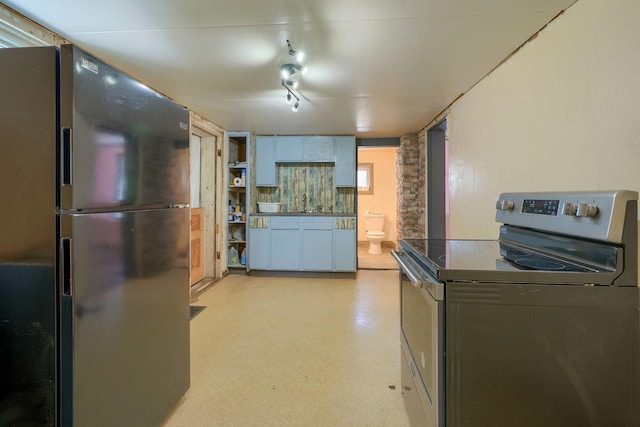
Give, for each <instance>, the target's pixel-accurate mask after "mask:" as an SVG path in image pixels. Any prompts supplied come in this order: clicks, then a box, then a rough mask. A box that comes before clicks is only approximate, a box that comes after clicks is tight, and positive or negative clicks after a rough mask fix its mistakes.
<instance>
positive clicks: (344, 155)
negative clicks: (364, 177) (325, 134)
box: [334, 136, 356, 187]
mask: <svg viewBox="0 0 640 427" xmlns="http://www.w3.org/2000/svg"><path fill="white" fill-rule="evenodd" d="M334 140H335V159H336V187H355V186H356V139H355V137H353V136H336V137H335V138H334Z"/></svg>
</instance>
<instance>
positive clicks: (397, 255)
mask: <svg viewBox="0 0 640 427" xmlns="http://www.w3.org/2000/svg"><path fill="white" fill-rule="evenodd" d="M391 256H392V257H394V258H395V259H396V261H397V262H398V264H399V265H400V268H402V270H403V271H404V272H405V274H406V275H407V277H408V278H409V280H411V284H412V285H413V286H415V287H416V288H418V289H420V288H422V286H423V285H424V283H423V282H422V280H420V279H419V278H418V275H417V274H416V273H415V272H414V271H413V268H412V267H410V266H409V264H408V263H406V262H405V261H404V259H403V258H404V257H405V255H403V254H402V253H398V252H396V251H391Z"/></svg>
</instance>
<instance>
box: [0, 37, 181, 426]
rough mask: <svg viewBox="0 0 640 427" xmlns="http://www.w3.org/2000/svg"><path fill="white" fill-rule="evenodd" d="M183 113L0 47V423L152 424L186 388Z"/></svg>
mask: <svg viewBox="0 0 640 427" xmlns="http://www.w3.org/2000/svg"><path fill="white" fill-rule="evenodd" d="M188 123H189V116H188V111H187V110H186V109H185V108H184V107H182V106H180V105H178V104H176V103H175V102H173V101H172V100H170V99H168V98H166V97H165V96H163V95H161V94H159V93H157V92H155V91H153V90H151V89H149V88H148V87H146V86H144V85H143V84H141V83H140V82H138V81H136V80H135V79H133V78H131V77H129V76H127V75H126V74H124V73H122V72H119V71H118V70H116V69H114V68H113V67H111V66H109V65H107V64H106V63H104V62H102V61H100V60H98V59H97V58H95V57H93V56H91V55H90V54H88V53H86V52H84V51H82V50H81V49H79V48H77V47H76V46H73V45H63V46H61V47H59V48H56V47H36V48H15V49H0V138H1V140H0V182H1V184H0V185H1V188H2V191H1V196H2V199H1V200H2V204H1V206H0V227H1V230H2V233H1V238H0V425H2V426H4V425H20V426H41V425H42V426H44V425H46V426H51V425H62V426H68V425H74V426H92V427H95V426H124V425H129V426H154V425H158V424H160V423H161V422H162V420H163V419H164V418H165V417H166V415H167V414H168V413H169V412H170V411H171V409H172V408H173V407H174V406H175V404H176V403H177V402H178V401H179V400H180V398H181V397H182V396H183V395H184V393H185V392H186V390H187V389H188V388H189V283H188V274H189V273H188V265H189V264H188V249H189V243H188V233H189V222H188V211H189V209H188V203H189V167H188V165H189V163H188V159H189V155H188V151H189V142H188V141H189V135H188Z"/></svg>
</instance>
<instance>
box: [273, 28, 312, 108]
mask: <svg viewBox="0 0 640 427" xmlns="http://www.w3.org/2000/svg"><path fill="white" fill-rule="evenodd" d="M287 47H288V48H289V55H291V56H292V57H293V62H291V63H287V64H282V65H281V66H280V79H281V82H282V86H284V88H285V89H286V90H287V98H286V99H287V104H291V103H292V102H293V98H295V99H296V102H295V103H294V104H293V105H292V106H291V110H292V111H298V108H299V107H300V98H298V96H296V94H295V93H293V90H294V89H297V88H298V83H299V78H298V79H297V80H294V79H293V76H294V74H296V73H298V75H304V74H305V73H306V72H307V67H305V66H303V65H302V64H301V62H302V60H303V59H304V53H303V52H301V51H298V50H295V49H294V48H292V47H291V43H290V42H289V40H287Z"/></svg>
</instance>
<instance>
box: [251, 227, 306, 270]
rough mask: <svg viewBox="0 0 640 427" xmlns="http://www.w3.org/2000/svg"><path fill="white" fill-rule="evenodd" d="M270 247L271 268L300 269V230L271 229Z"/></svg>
mask: <svg viewBox="0 0 640 427" xmlns="http://www.w3.org/2000/svg"><path fill="white" fill-rule="evenodd" d="M252 244H253V243H252ZM270 248H271V270H287V271H297V270H300V230H291V229H289V230H271V246H270Z"/></svg>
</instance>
